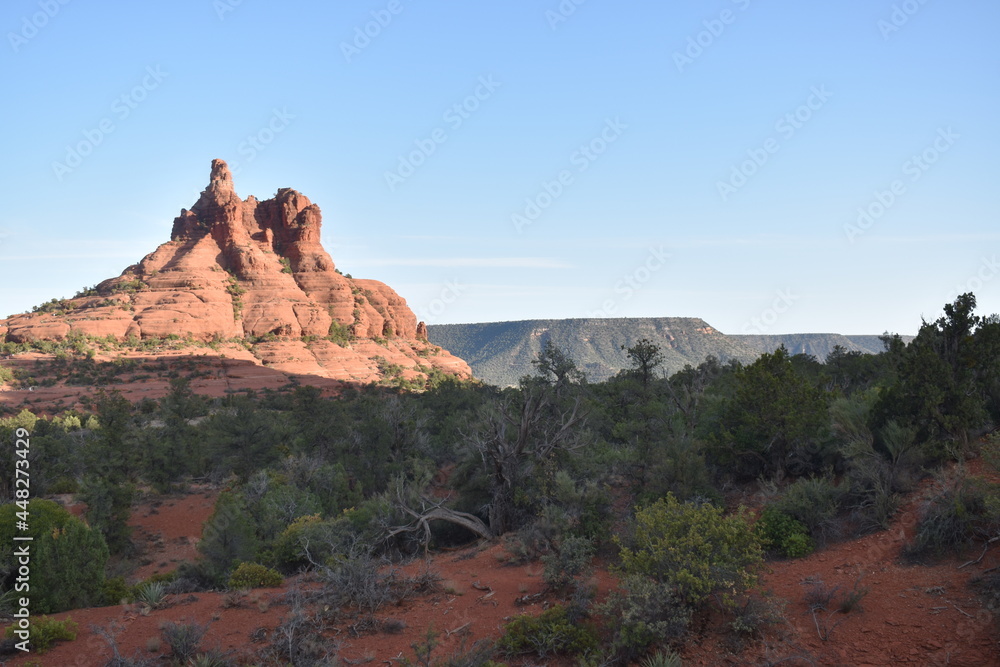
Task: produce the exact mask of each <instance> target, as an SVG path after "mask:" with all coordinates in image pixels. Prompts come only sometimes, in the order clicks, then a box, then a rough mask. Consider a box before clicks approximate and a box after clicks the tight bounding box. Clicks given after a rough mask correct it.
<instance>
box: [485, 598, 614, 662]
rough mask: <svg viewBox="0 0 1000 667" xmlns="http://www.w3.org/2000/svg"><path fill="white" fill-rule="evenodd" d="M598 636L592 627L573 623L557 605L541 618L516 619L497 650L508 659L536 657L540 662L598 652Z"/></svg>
mask: <svg viewBox="0 0 1000 667" xmlns="http://www.w3.org/2000/svg"><path fill="white" fill-rule="evenodd" d="M597 645H598V639H597V634H596V632H595V631H594V629H593V628H592V627H591V626H590V625H589V624H581V623H573V622H571V621H570V619H569V617H568V616H567V614H566V608H565V607H563V606H562V605H556V606H554V607H551V608H550V609H547V610H545V611H543V612H542V613H541V615H539V616H531V615H528V614H522V615H520V616H515V617H514V618H513V619H511V621H510V622H508V623H507V625H506V626H504V632H503V635H502V636H501V637H500V640H499V641H498V642H497V648H498V649H499V650H500V651H502V652H503V653H505V654H507V655H511V656H513V655H522V654H534V655H537V656H538V657H539V658H545V657H546V656H549V655H557V654H578V653H584V652H585V651H589V650H593V649H596V648H597Z"/></svg>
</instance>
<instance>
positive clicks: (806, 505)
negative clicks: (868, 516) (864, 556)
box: [774, 477, 844, 539]
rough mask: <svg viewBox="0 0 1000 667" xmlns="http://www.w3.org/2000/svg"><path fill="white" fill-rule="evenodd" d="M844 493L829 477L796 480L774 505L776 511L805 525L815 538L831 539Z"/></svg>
mask: <svg viewBox="0 0 1000 667" xmlns="http://www.w3.org/2000/svg"><path fill="white" fill-rule="evenodd" d="M843 496H844V493H843V490H841V489H840V488H839V487H837V485H836V484H834V483H833V480H831V479H829V478H826V477H808V478H805V477H804V478H802V479H799V480H796V482H795V483H794V484H792V485H791V486H789V487H788V488H787V489H786V490H785V493H784V495H783V496H782V497H781V499H780V500H778V501H777V502H776V503H774V507H775V509H777V510H778V511H780V512H783V513H785V514H787V515H788V516H790V517H792V518H793V519H795V520H797V521H799V522H801V523H802V524H803V525H804V526H805V527H806V530H808V531H809V534H810V535H811V536H812V537H813V538H819V539H826V538H827V537H830V536H831V533H832V532H833V528H834V519H836V517H837V512H838V511H839V509H840V502H841V500H842V498H843Z"/></svg>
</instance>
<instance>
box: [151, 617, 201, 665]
mask: <svg viewBox="0 0 1000 667" xmlns="http://www.w3.org/2000/svg"><path fill="white" fill-rule="evenodd" d="M206 631H208V625H199V624H198V623H194V622H191V623H174V622H172V621H168V622H166V623H164V624H163V625H161V626H160V632H161V633H162V635H163V641H164V642H166V644H167V646H169V647H170V650H171V651H172V652H173V655H174V659H175V660H176V661H177V662H180V663H185V662H187V661H188V660H190V659H192V658H193V657H195V656H196V655H197V654H198V647H199V645H200V644H201V638H202V637H204V636H205V632H206Z"/></svg>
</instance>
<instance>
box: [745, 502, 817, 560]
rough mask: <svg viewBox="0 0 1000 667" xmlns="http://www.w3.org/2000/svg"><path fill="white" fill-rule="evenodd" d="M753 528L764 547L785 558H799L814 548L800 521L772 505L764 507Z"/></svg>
mask: <svg viewBox="0 0 1000 667" xmlns="http://www.w3.org/2000/svg"><path fill="white" fill-rule="evenodd" d="M754 530H755V531H756V533H757V536H758V537H759V538H760V543H761V546H763V547H764V549H766V550H768V551H771V552H775V553H778V554H781V555H782V556H785V557H786V558H801V557H802V556H805V555H807V554H810V553H812V552H813V549H815V548H816V547H815V544H814V543H813V541H812V538H811V537H809V533H808V531H807V530H806V527H805V525H804V524H803V523H802V522H801V521H799V520H797V519H793V518H792V517H790V516H789V515H787V514H785V513H784V512H782V511H781V510H779V509H776V508H774V507H765V508H764V511H763V512H761V514H760V518H759V519H758V520H757V523H756V524H754Z"/></svg>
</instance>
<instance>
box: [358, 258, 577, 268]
mask: <svg viewBox="0 0 1000 667" xmlns="http://www.w3.org/2000/svg"><path fill="white" fill-rule="evenodd" d="M350 265H351V266H430V267H439V268H454V267H466V266H467V267H476V268H483V267H489V268H502V269H570V268H573V265H572V264H569V263H568V262H564V261H562V260H559V259H553V258H551V257H439V258H427V259H403V258H399V259H362V260H352V261H351V262H350Z"/></svg>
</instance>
